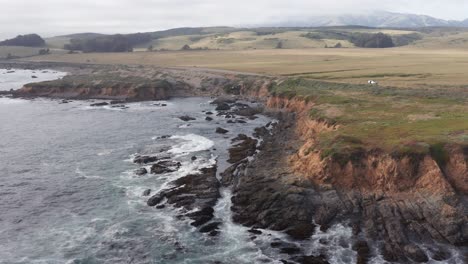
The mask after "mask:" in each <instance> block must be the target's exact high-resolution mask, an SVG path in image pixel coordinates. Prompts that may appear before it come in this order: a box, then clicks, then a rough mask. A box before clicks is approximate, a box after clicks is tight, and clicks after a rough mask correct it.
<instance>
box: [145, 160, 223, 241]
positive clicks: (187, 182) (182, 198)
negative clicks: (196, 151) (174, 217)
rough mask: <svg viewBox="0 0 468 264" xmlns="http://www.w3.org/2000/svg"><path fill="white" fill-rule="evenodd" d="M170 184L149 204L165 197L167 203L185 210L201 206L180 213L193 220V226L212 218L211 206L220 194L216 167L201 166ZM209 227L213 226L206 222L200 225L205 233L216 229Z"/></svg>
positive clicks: (158, 201)
mask: <svg viewBox="0 0 468 264" xmlns="http://www.w3.org/2000/svg"><path fill="white" fill-rule="evenodd" d="M170 184H171V185H172V186H174V187H173V188H170V189H167V190H163V191H161V192H160V193H159V194H158V195H155V196H153V197H154V199H153V200H152V201H151V203H150V204H157V203H160V202H161V201H162V199H164V198H167V203H168V204H171V205H174V207H176V208H183V209H184V210H186V211H193V210H195V209H197V208H203V209H201V210H198V211H195V212H191V213H187V214H182V215H181V217H189V218H190V219H192V220H194V222H192V223H191V224H192V225H193V226H202V225H204V224H206V223H208V222H209V221H210V220H211V219H212V218H213V213H214V210H213V206H215V205H216V202H217V201H218V199H219V197H220V196H221V195H220V193H219V187H220V184H219V181H218V179H217V178H216V167H209V168H203V169H201V170H200V173H199V174H190V175H187V176H184V177H182V178H179V179H177V180H175V181H173V182H171V183H170ZM209 227H213V226H212V225H211V224H208V225H205V226H203V227H202V228H204V229H203V230H204V231H206V232H205V233H209V232H211V231H213V230H214V229H216V228H209Z"/></svg>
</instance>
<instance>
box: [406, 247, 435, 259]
mask: <svg viewBox="0 0 468 264" xmlns="http://www.w3.org/2000/svg"><path fill="white" fill-rule="evenodd" d="M403 250H404V251H405V255H406V256H407V257H408V258H409V259H411V260H413V261H415V262H418V263H426V262H428V261H429V258H428V257H427V255H426V253H424V251H423V250H422V249H421V248H420V247H418V246H416V245H406V246H405V247H404V248H403Z"/></svg>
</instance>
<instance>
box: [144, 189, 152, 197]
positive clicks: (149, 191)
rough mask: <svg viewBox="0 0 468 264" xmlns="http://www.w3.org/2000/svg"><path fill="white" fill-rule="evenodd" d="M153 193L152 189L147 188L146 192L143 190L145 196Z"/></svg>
mask: <svg viewBox="0 0 468 264" xmlns="http://www.w3.org/2000/svg"><path fill="white" fill-rule="evenodd" d="M150 194H151V189H146V190H145V191H144V192H143V196H149V195H150Z"/></svg>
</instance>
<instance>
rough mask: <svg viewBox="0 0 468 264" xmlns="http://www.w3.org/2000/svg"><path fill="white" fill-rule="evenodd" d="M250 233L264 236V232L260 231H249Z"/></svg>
mask: <svg viewBox="0 0 468 264" xmlns="http://www.w3.org/2000/svg"><path fill="white" fill-rule="evenodd" d="M248 232H249V233H252V234H254V235H261V234H262V231H260V230H258V229H253V228H252V229H249V230H248Z"/></svg>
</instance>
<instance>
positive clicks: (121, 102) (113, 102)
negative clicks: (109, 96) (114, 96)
mask: <svg viewBox="0 0 468 264" xmlns="http://www.w3.org/2000/svg"><path fill="white" fill-rule="evenodd" d="M109 103H110V104H111V105H118V104H125V103H126V101H123V100H112V101H110V102H109Z"/></svg>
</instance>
